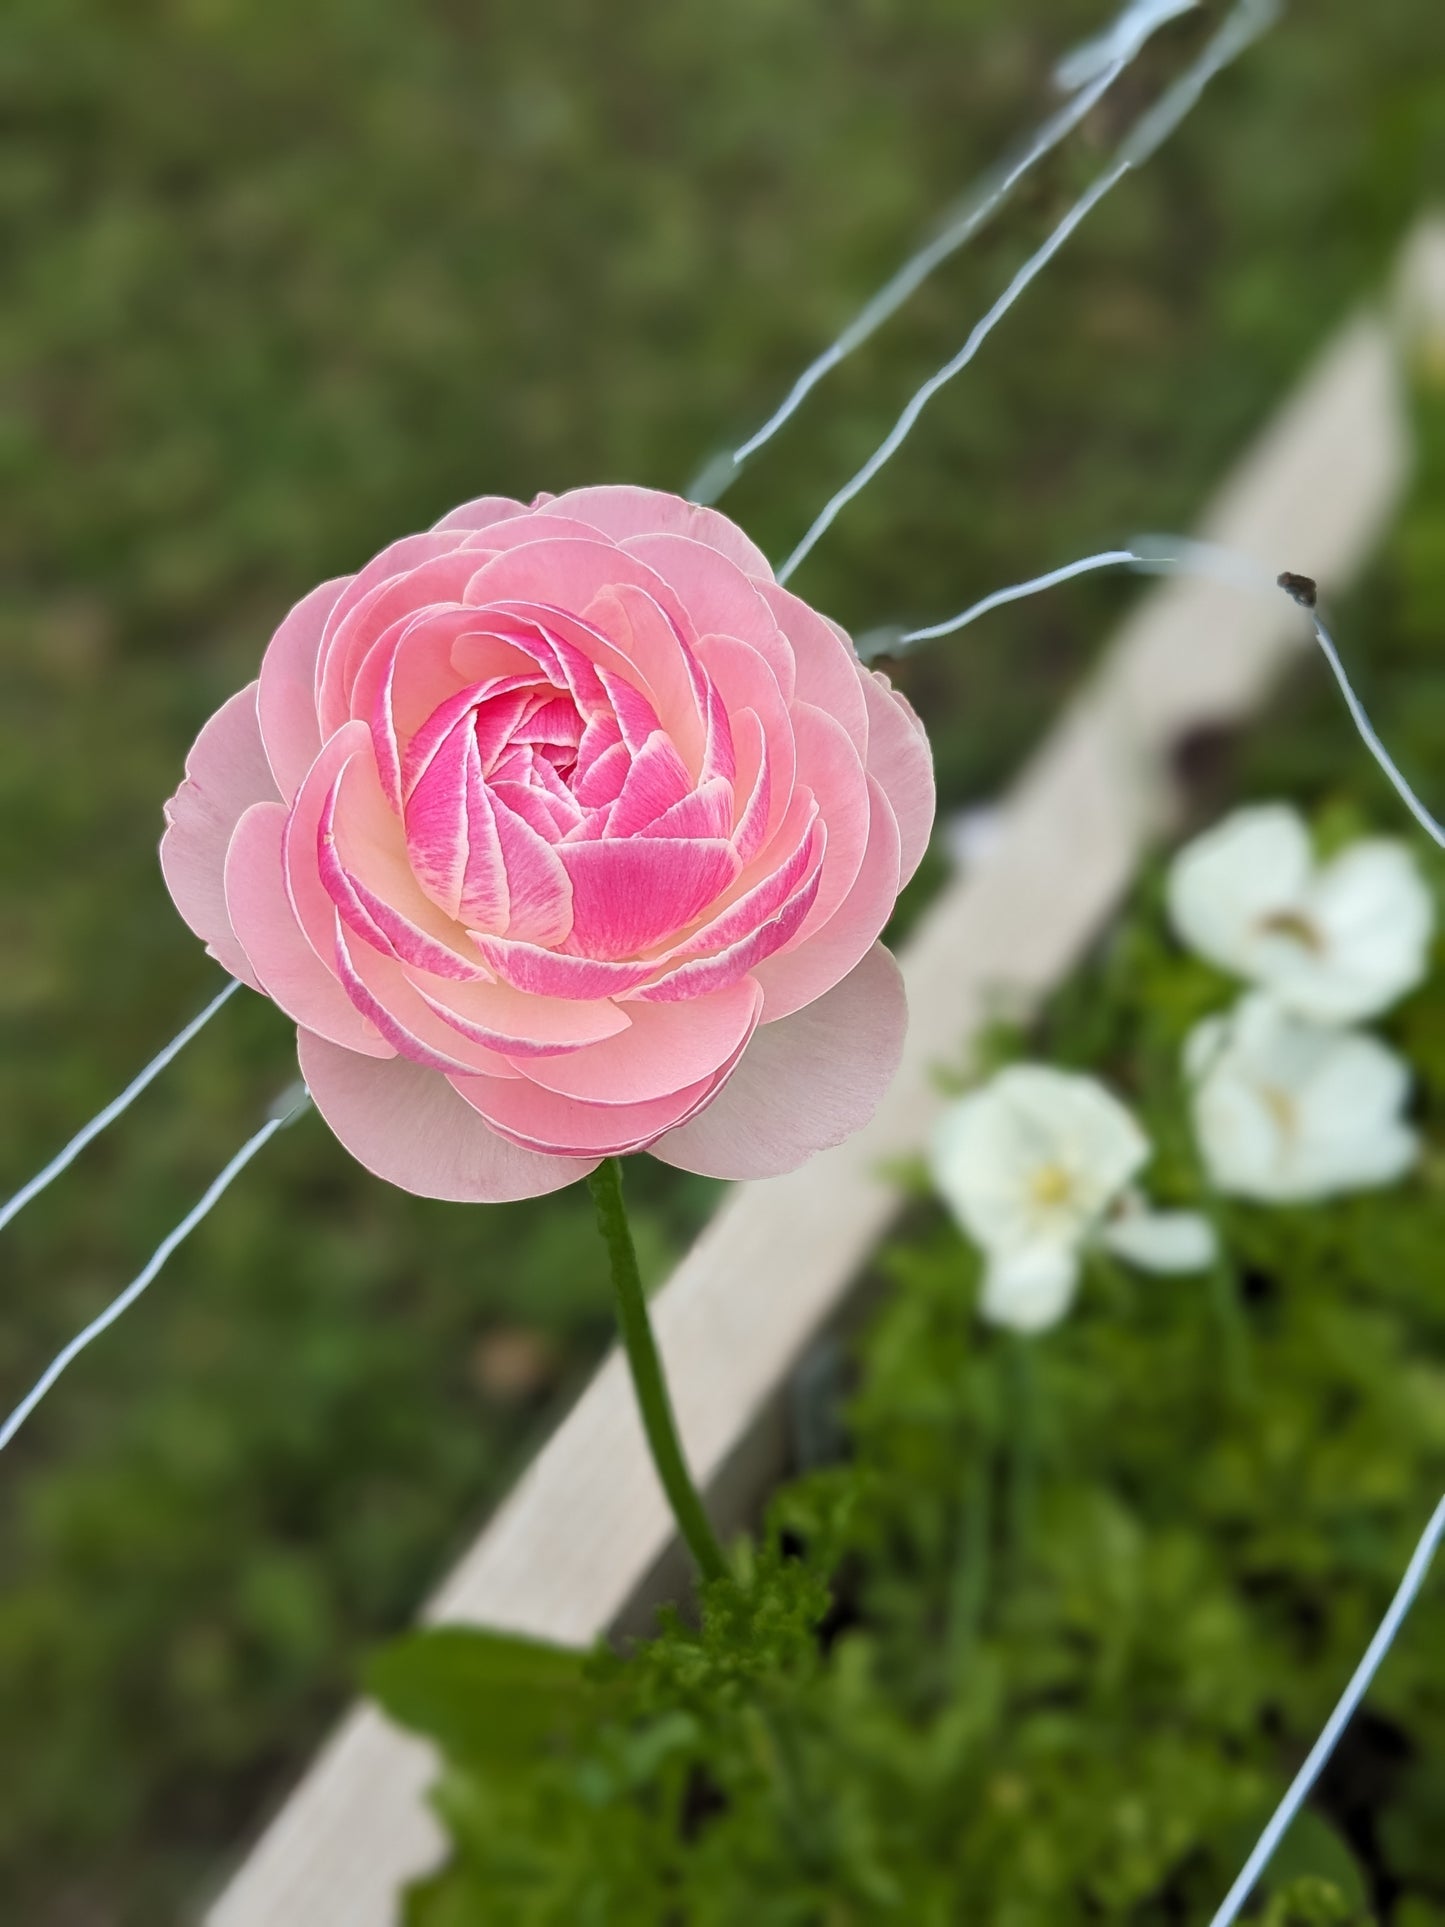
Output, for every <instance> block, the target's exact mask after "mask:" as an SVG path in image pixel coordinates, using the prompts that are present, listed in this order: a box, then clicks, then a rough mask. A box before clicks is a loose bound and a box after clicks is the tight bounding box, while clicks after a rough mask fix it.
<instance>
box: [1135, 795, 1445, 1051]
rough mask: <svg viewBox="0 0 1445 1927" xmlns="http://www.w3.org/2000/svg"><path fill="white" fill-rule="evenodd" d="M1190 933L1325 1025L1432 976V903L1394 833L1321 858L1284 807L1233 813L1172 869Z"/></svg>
mask: <svg viewBox="0 0 1445 1927" xmlns="http://www.w3.org/2000/svg"><path fill="white" fill-rule="evenodd" d="M1169 912H1170V916H1171V918H1172V920H1173V923H1174V928H1175V930H1176V931H1177V932H1178V934H1179V936H1180V937H1181V939H1182V940H1183V941H1184V942H1185V943H1186V944H1188V945H1189V946H1190V948H1191V949H1193V950H1196V951H1198V953H1199V954H1200V956H1202V957H1207V958H1208V959H1209V961H1210V962H1211V963H1215V964H1218V965H1220V966H1221V967H1222V968H1223V969H1225V970H1229V971H1232V972H1233V973H1234V974H1235V975H1236V976H1240V977H1244V978H1246V979H1248V980H1249V981H1250V982H1251V983H1255V984H1258V985H1259V986H1260V987H1261V988H1262V989H1266V990H1269V991H1271V992H1272V993H1273V994H1274V996H1275V998H1276V999H1277V1000H1278V1001H1279V1003H1281V1004H1282V1005H1283V1006H1284V1007H1285V1008H1286V1009H1287V1010H1291V1011H1294V1012H1295V1013H1296V1014H1297V1015H1299V1016H1301V1017H1309V1018H1312V1019H1314V1020H1315V1021H1316V1022H1317V1023H1324V1024H1346V1023H1353V1022H1355V1021H1356V1020H1357V1019H1359V1018H1362V1017H1373V1016H1376V1015H1378V1013H1379V1012H1380V1011H1382V1010H1387V1009H1388V1008H1389V1007H1390V1005H1391V1004H1393V1003H1395V1002H1397V1001H1398V999H1399V998H1401V997H1403V996H1404V994H1405V992H1406V991H1408V990H1413V989H1414V987H1415V985H1416V984H1418V983H1419V982H1420V981H1421V979H1422V978H1423V977H1424V975H1425V971H1426V965H1427V959H1428V953H1429V947H1430V937H1431V933H1432V930H1433V927H1434V920H1435V919H1434V905H1433V903H1432V901H1431V898H1430V893H1429V890H1428V889H1427V888H1426V885H1425V881H1424V879H1423V878H1422V876H1421V875H1420V871H1419V869H1418V867H1417V865H1416V863H1415V859H1414V857H1413V856H1412V855H1411V853H1410V851H1409V849H1408V848H1407V847H1406V846H1405V845H1404V844H1403V843H1399V842H1396V841H1394V840H1392V839H1389V838H1385V837H1367V838H1364V839H1362V840H1361V841H1359V842H1356V843H1352V844H1351V845H1350V846H1349V848H1348V849H1346V850H1344V851H1343V852H1342V853H1341V854H1340V855H1339V856H1337V857H1335V858H1333V859H1332V860H1331V861H1330V862H1328V863H1317V862H1316V861H1315V857H1314V852H1313V850H1312V849H1311V846H1310V836H1309V830H1308V828H1307V827H1306V825H1305V823H1304V820H1303V818H1302V817H1301V816H1300V815H1299V814H1298V812H1297V811H1295V810H1293V809H1291V808H1290V807H1289V806H1288V805H1287V804H1284V803H1265V804H1260V805H1258V806H1256V807H1254V808H1251V809H1244V810H1236V811H1235V813H1234V814H1233V815H1232V816H1227V817H1226V818H1225V819H1224V821H1223V822H1222V823H1220V824H1217V825H1216V826H1215V828H1214V829H1212V830H1208V831H1206V832H1205V834H1204V835H1203V836H1201V837H1198V838H1196V840H1195V841H1194V842H1193V843H1190V844H1187V845H1186V846H1185V848H1184V849H1182V850H1181V851H1180V852H1179V854H1178V856H1177V857H1176V858H1175V859H1174V864H1173V867H1172V868H1171V870H1170V873H1169Z"/></svg>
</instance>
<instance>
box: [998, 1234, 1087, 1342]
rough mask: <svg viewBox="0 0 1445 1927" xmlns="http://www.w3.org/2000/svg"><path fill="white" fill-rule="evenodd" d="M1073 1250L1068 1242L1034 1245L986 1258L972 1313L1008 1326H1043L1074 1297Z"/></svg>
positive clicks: (1076, 1264) (1020, 1328)
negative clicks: (976, 1301)
mask: <svg viewBox="0 0 1445 1927" xmlns="http://www.w3.org/2000/svg"><path fill="white" fill-rule="evenodd" d="M1078 1285H1079V1255H1078V1252H1077V1251H1075V1250H1074V1249H1072V1248H1071V1247H1070V1246H1068V1245H1035V1246H1032V1247H1030V1248H1029V1249H1027V1250H1024V1251H1016V1252H1013V1253H1012V1254H1010V1255H1009V1256H1008V1257H994V1258H991V1259H990V1260H989V1263H988V1268H987V1270H986V1271H985V1272H984V1279H983V1295H982V1297H981V1298H980V1300H979V1306H978V1313H979V1317H980V1318H984V1319H986V1320H987V1321H988V1323H989V1324H991V1325H1007V1326H1008V1327H1009V1328H1010V1329H1011V1330H1013V1331H1020V1332H1039V1331H1046V1330H1047V1329H1048V1327H1049V1326H1050V1325H1057V1324H1058V1322H1059V1320H1060V1319H1061V1318H1062V1317H1063V1315H1064V1313H1065V1312H1066V1311H1067V1310H1068V1309H1069V1306H1070V1305H1071V1304H1072V1303H1073V1301H1074V1293H1075V1292H1076V1291H1077V1289H1078Z"/></svg>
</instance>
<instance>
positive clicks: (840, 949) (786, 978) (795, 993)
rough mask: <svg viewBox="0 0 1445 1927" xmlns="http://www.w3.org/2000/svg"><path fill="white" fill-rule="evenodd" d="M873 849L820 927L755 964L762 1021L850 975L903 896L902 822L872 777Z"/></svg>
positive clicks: (771, 1020) (782, 1013) (870, 843)
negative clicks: (900, 885) (900, 874)
mask: <svg viewBox="0 0 1445 1927" xmlns="http://www.w3.org/2000/svg"><path fill="white" fill-rule="evenodd" d="M868 791H869V798H870V806H871V807H870V813H869V822H868V847H867V849H866V850H865V851H864V852H863V862H862V865H861V866H860V868H859V871H858V875H857V876H856V878H855V879H854V882H853V887H852V889H851V890H850V891H849V892H848V895H847V897H846V898H845V899H844V900H843V902H842V903H840V904H839V905H838V908H837V909H836V910H835V911H834V912H833V914H832V916H831V917H829V919H828V921H827V922H826V923H825V924H823V925H822V926H821V927H820V928H819V929H816V930H813V931H809V930H808V929H807V925H806V924H805V925H804V933H805V934H804V935H803V936H802V937H801V938H800V939H799V940H798V942H797V944H796V946H795V947H794V948H792V949H790V950H779V951H776V952H775V953H774V954H773V955H772V956H771V957H765V958H764V959H763V961H762V962H761V963H758V964H755V965H754V966H753V973H752V974H753V976H754V977H755V978H756V979H757V981H758V982H759V983H760V984H761V985H762V987H763V998H764V1002H763V1022H764V1023H765V1024H774V1023H777V1022H778V1021H779V1020H780V1019H782V1018H786V1017H790V1016H791V1015H792V1013H793V1012H794V1011H796V1010H801V1009H802V1008H803V1006H804V1005H805V1004H810V1003H812V1001H813V999H814V998H815V997H821V996H822V995H823V993H824V992H825V991H826V990H829V989H831V987H832V986H833V985H834V984H836V983H837V982H838V980H839V979H840V978H841V977H846V976H847V974H848V972H849V971H850V970H852V969H853V967H854V965H855V964H856V963H857V962H858V960H859V958H860V957H862V956H863V955H864V954H865V953H866V951H867V950H868V948H869V946H870V945H871V944H872V943H873V942H874V940H875V939H876V938H877V937H878V935H879V933H880V932H881V931H882V929H883V926H884V925H885V924H886V923H887V921H888V919H889V917H890V916H891V915H892V913H893V905H894V903H895V902H896V901H897V898H898V823H897V819H896V818H895V817H894V814H893V811H892V809H891V807H890V805H889V802H888V799H887V797H886V796H885V795H884V794H883V790H882V787H881V786H880V784H879V783H878V782H877V780H876V779H875V778H874V777H872V776H870V777H869V778H868Z"/></svg>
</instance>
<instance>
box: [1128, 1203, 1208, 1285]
mask: <svg viewBox="0 0 1445 1927" xmlns="http://www.w3.org/2000/svg"><path fill="white" fill-rule="evenodd" d="M1100 1239H1101V1242H1102V1243H1103V1244H1105V1245H1106V1246H1107V1247H1108V1248H1109V1250H1110V1251H1112V1252H1113V1253H1114V1255H1115V1256H1116V1257H1118V1258H1122V1259H1124V1261H1125V1262H1126V1263H1127V1264H1131V1265H1137V1266H1138V1267H1139V1269H1140V1270H1141V1271H1162V1272H1175V1271H1180V1272H1183V1271H1207V1270H1208V1269H1209V1267H1210V1266H1211V1265H1212V1264H1213V1263H1214V1260H1215V1258H1216V1257H1217V1256H1218V1252H1219V1241H1218V1239H1217V1238H1216V1237H1215V1235H1214V1226H1213V1225H1212V1224H1211V1223H1210V1222H1209V1220H1208V1218H1206V1217H1204V1216H1203V1215H1202V1214H1201V1213H1200V1212H1198V1211H1131V1212H1128V1213H1126V1214H1125V1215H1124V1216H1123V1217H1121V1218H1115V1219H1112V1220H1111V1221H1110V1223H1108V1224H1107V1225H1105V1227H1104V1229H1103V1231H1102V1233H1101V1234H1100Z"/></svg>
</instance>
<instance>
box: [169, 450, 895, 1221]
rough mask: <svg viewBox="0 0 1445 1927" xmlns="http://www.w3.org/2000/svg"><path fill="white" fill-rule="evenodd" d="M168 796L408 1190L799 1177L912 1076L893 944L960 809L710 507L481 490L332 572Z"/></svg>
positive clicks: (196, 898) (307, 1035)
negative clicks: (939, 797) (675, 1170)
mask: <svg viewBox="0 0 1445 1927" xmlns="http://www.w3.org/2000/svg"><path fill="white" fill-rule="evenodd" d="M166 815H167V821H168V825H169V827H168V828H167V831H166V834H165V838H164V841H163V842H162V845H161V861H162V865H163V867H164V870H165V876H166V881H167V883H168V885H169V886H170V891H171V894H172V896H173V897H174V898H175V901H176V905H177V908H178V909H179V910H180V912H181V915H182V916H183V917H184V918H185V919H186V921H187V923H189V924H190V926H191V928H192V929H193V930H195V931H196V933H197V934H198V935H199V936H201V937H202V938H204V939H205V942H206V944H207V946H208V948H209V949H210V950H211V952H212V954H213V955H214V956H216V957H217V958H218V959H219V960H220V962H221V963H223V964H224V965H225V966H226V968H227V969H228V970H231V971H234V972H235V974H236V975H237V976H239V977H241V978H243V979H244V980H245V981H246V982H247V983H248V984H251V985H252V986H254V987H255V988H257V989H259V990H261V991H263V992H264V993H265V994H266V995H267V996H269V997H271V998H272V999H274V1001H275V1002H276V1003H277V1004H279V1005H280V1006H281V1008H282V1009H283V1010H284V1011H285V1012H286V1013H287V1014H288V1015H289V1016H290V1017H292V1018H294V1020H295V1021H296V1023H297V1024H298V1025H299V1026H300V1057H301V1070H302V1074H303V1076H304V1077H305V1080H306V1083H307V1085H308V1087H309V1089H310V1092H311V1095H312V1097H313V1098H314V1100H315V1102H316V1104H317V1106H318V1108H319V1109H320V1111H321V1113H322V1115H323V1116H324V1117H325V1119H326V1120H327V1122H328V1123H329V1124H330V1126H331V1128H332V1130H333V1131H334V1132H335V1133H336V1135H337V1136H338V1137H339V1138H340V1139H341V1141H342V1143H343V1144H345V1145H346V1146H347V1148H348V1149H349V1150H350V1151H351V1152H352V1153H353V1154H354V1155H355V1156H356V1157H357V1158H358V1159H359V1160H360V1161H361V1163H362V1164H364V1165H366V1166H367V1167H368V1168H369V1169H370V1170H372V1171H374V1172H375V1173H377V1174H378V1175H379V1176H381V1177H383V1178H387V1179H389V1180H390V1181H391V1182H392V1183H394V1184H398V1185H401V1186H403V1187H404V1188H405V1189H407V1190H409V1191H416V1192H420V1193H422V1194H423V1195H425V1196H429V1197H440V1198H454V1199H465V1200H491V1201H497V1200H501V1199H505V1198H518V1197H528V1196H533V1195H536V1194H538V1193H541V1192H545V1191H551V1190H554V1189H556V1188H558V1187H559V1186H561V1185H564V1184H568V1183H570V1182H572V1180H573V1179H575V1178H580V1177H583V1176H585V1175H586V1174H587V1172H589V1171H590V1170H592V1169H593V1167H594V1166H595V1165H596V1164H597V1163H598V1161H599V1160H600V1159H601V1158H603V1157H605V1156H607V1155H609V1154H612V1153H621V1152H628V1151H636V1150H642V1149H646V1150H648V1151H651V1152H652V1154H653V1155H654V1156H655V1157H659V1158H662V1159H663V1160H665V1161H666V1162H667V1163H669V1164H675V1165H680V1166H682V1167H683V1168H684V1169H685V1170H689V1171H699V1172H704V1173H707V1174H710V1175H713V1176H717V1177H729V1178H737V1177H757V1176H768V1175H772V1174H775V1173H778V1172H782V1171H787V1170H790V1169H792V1168H794V1167H795V1166H797V1165H799V1164H801V1163H802V1162H804V1160H805V1159H807V1158H808V1157H809V1156H810V1155H811V1154H812V1153H814V1152H815V1151H818V1150H820V1149H823V1148H824V1147H826V1146H828V1145H831V1144H836V1143H839V1142H840V1141H841V1140H842V1139H843V1138H844V1137H846V1136H847V1135H848V1134H849V1133H850V1132H852V1131H854V1130H856V1129H857V1128H858V1127H859V1126H860V1125H861V1124H863V1123H864V1122H866V1120H867V1119H868V1118H869V1117H870V1116H871V1115H872V1112H873V1110H874V1108H875V1106H876V1105H877V1103H878V1100H879V1098H880V1097H881V1096H882V1094H883V1091H884V1090H885V1088H886V1087H887V1084H888V1082H889V1079H890V1078H891V1077H892V1075H893V1072H894V1070H895V1068H896V1067H897V1063H898V1058H899V1053H900V1050H901V1047H902V1038H903V1030H904V1019H905V1011H904V999H903V990H902V986H901V983H900V981H899V976H898V971H897V968H896V966H895V965H894V963H893V960H892V958H891V957H890V956H889V955H888V953H887V951H886V950H884V949H883V948H882V946H881V945H880V944H879V942H878V934H879V932H880V931H881V930H882V928H883V925H884V923H885V922H886V920H887V918H888V915H889V913H890V911H891V910H892V908H893V904H894V900H895V898H896V897H897V895H898V891H899V889H900V887H901V885H902V884H903V883H904V882H905V881H906V880H907V878H908V877H909V876H910V875H911V874H912V872H913V869H914V867H915V866H916V864H917V863H918V860H919V858H920V856H921V855H922V853H923V849H924V845H925V844H926V842H927V840H928V835H929V830H930V826H931V824H932V820H933V773H932V763H931V759H930V756H929V751H928V745H927V742H926V739H925V737H924V734H923V731H922V728H921V726H920V724H919V722H918V720H917V718H916V716H915V715H914V713H913V711H912V710H911V709H910V708H909V706H908V704H907V703H906V702H905V701H904V700H903V699H902V697H900V696H899V695H898V694H897V693H896V692H895V691H893V690H892V689H891V688H890V687H889V684H888V683H887V681H886V680H885V679H884V678H883V677H882V676H879V675H876V674H874V673H872V672H870V671H868V670H866V669H864V668H863V667H862V666H861V664H860V663H859V662H858V660H857V657H856V656H855V654H854V652H853V650H852V647H851V645H850V644H849V643H848V641H847V639H846V638H845V637H844V636H843V634H842V632H841V631H840V630H838V629H836V628H835V627H834V626H833V625H832V624H831V623H829V622H826V621H825V620H824V619H823V618H822V617H821V616H819V615H817V614H815V613H814V611H813V610H812V609H810V608H809V607H808V606H807V604H806V603H804V602H800V601H799V600H798V598H797V597H796V596H794V595H790V594H789V593H788V592H787V590H785V589H782V588H780V587H779V586H778V584H777V583H776V582H775V581H774V579H773V574H772V571H771V569H770V568H769V567H768V564H767V562H766V561H765V560H764V558H763V557H762V555H761V554H760V553H759V552H758V550H757V549H756V548H755V547H754V546H753V544H752V543H751V542H750V541H749V540H748V539H747V537H746V536H745V535H743V534H742V532H741V531H740V530H739V529H737V528H736V527H735V526H734V525H733V524H732V523H731V522H730V521H728V520H727V518H726V517H725V516H723V515H720V514H718V513H717V512H716V511H714V510H711V509H704V508H697V507H694V506H692V505H691V504H690V503H687V502H684V501H682V500H681V499H680V498H678V497H677V496H673V495H665V494H657V493H653V492H652V491H650V490H647V489H640V488H589V489H579V490H576V491H575V492H574V493H572V494H570V495H563V496H559V497H555V498H553V497H549V496H539V497H538V499H537V500H536V501H535V502H534V503H533V504H532V505H531V507H530V508H527V507H524V506H523V505H522V504H520V503H518V502H512V501H507V500H504V499H501V498H498V497H485V498H483V499H482V500H480V501H476V502H469V503H467V504H466V505H465V506H464V507H462V508H459V509H457V510H456V511H455V512H454V513H452V514H451V515H448V516H446V517H445V518H444V519H443V520H442V521H441V522H439V523H438V524H437V526H436V527H435V528H434V529H432V530H431V531H429V532H428V533H427V534H425V535H412V536H408V537H406V538H405V539H404V540H402V541H400V542H397V543H394V544H393V545H392V547H390V548H389V549H386V550H384V551H383V552H382V554H380V555H379V556H377V557H376V559H375V560H374V561H372V562H369V563H368V564H367V566H366V567H365V568H364V569H362V570H360V571H359V572H358V573H357V574H356V575H353V576H348V577H344V578H341V579H339V580H337V581H333V582H327V583H323V584H322V586H321V587H320V588H319V589H316V590H314V591H313V592H312V593H311V594H310V595H308V596H307V597H306V598H305V599H304V600H303V601H301V602H299V603H298V604H297V605H296V607H295V608H294V609H293V610H292V611H291V613H290V615H288V616H287V618H286V620H285V621H284V622H283V623H282V624H281V627H280V628H279V629H278V630H277V632H276V634H275V636H274V637H273V638H272V641H271V645H270V647H269V648H268V649H267V651H266V655H265V659H264V661H263V662H262V665H261V674H260V678H259V680H258V681H257V682H253V683H252V684H250V686H249V687H248V688H246V689H243V690H242V691H241V692H240V693H239V694H238V695H236V696H233V697H232V698H231V700H230V701H229V702H228V703H226V704H225V705H224V706H223V707H222V708H221V709H220V710H218V711H217V713H216V714H215V715H214V716H213V717H212V718H211V720H210V722H208V723H207V724H206V726H205V728H204V729H203V730H202V731H201V734H200V737H199V738H198V740H197V742H196V745H195V747H194V749H193V750H192V752H191V755H190V758H189V760H188V762H187V765H186V780H185V781H184V782H183V783H182V784H181V787H180V789H179V790H178V791H177V792H176V794H175V796H174V797H172V799H171V801H170V803H169V805H168V806H167V811H166Z"/></svg>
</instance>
